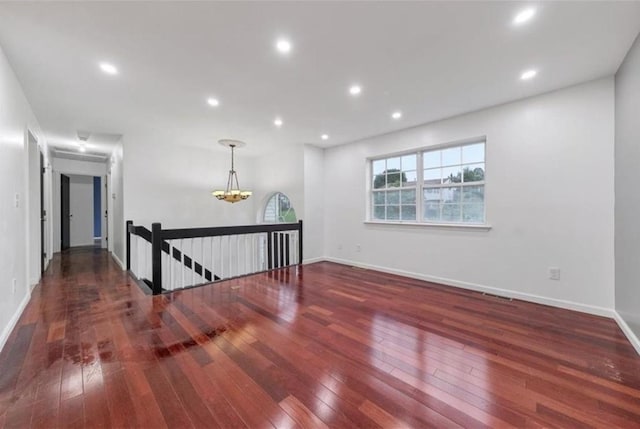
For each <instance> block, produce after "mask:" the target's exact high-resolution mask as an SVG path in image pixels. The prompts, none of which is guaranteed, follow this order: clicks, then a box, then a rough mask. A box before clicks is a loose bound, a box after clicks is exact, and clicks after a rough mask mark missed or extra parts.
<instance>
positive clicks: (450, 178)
mask: <svg viewBox="0 0 640 429" xmlns="http://www.w3.org/2000/svg"><path fill="white" fill-rule="evenodd" d="M461 181H462V173H461V171H460V166H456V167H446V168H443V169H442V183H460V182H461Z"/></svg>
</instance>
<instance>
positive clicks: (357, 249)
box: [356, 244, 362, 252]
mask: <svg viewBox="0 0 640 429" xmlns="http://www.w3.org/2000/svg"><path fill="white" fill-rule="evenodd" d="M361 250H362V247H361V246H360V245H359V244H356V252H359V251H361Z"/></svg>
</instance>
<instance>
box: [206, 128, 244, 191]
mask: <svg viewBox="0 0 640 429" xmlns="http://www.w3.org/2000/svg"><path fill="white" fill-rule="evenodd" d="M218 143H220V144H221V145H222V146H225V147H229V148H231V170H229V177H228V178H227V188H226V189H225V190H224V191H222V190H218V191H213V192H212V195H213V196H214V197H216V198H217V199H219V200H221V201H226V202H228V203H237V202H238V201H242V200H246V199H247V198H249V197H250V196H251V191H243V190H241V189H240V185H239V184H238V174H237V173H236V170H235V168H234V162H233V161H234V160H233V157H234V150H235V148H237V147H243V146H244V145H245V143H244V142H241V141H239V140H229V139H224V140H219V141H218Z"/></svg>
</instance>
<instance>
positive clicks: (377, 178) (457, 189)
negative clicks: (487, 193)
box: [371, 141, 485, 224]
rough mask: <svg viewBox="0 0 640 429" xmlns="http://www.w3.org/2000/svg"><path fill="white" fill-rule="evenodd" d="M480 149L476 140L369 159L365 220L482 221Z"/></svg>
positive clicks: (480, 222)
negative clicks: (368, 201)
mask: <svg viewBox="0 0 640 429" xmlns="http://www.w3.org/2000/svg"><path fill="white" fill-rule="evenodd" d="M484 149H485V142H484V141H480V142H478V141H476V142H473V143H466V144H462V145H456V146H448V147H442V148H437V149H429V150H422V151H418V152H416V153H409V154H404V155H399V156H393V157H388V158H383V159H374V160H372V161H371V173H372V174H371V180H372V190H371V219H372V220H382V221H399V222H401V221H410V222H424V223H452V224H484V223H485V205H484V185H485V154H484ZM418 166H419V167H418ZM418 198H420V199H421V201H419V202H418V201H417V199H418Z"/></svg>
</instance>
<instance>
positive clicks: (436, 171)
mask: <svg viewBox="0 0 640 429" xmlns="http://www.w3.org/2000/svg"><path fill="white" fill-rule="evenodd" d="M423 176H424V184H425V185H439V184H440V183H442V179H441V176H442V172H441V169H440V168H433V169H431V170H424V175H423Z"/></svg>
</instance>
